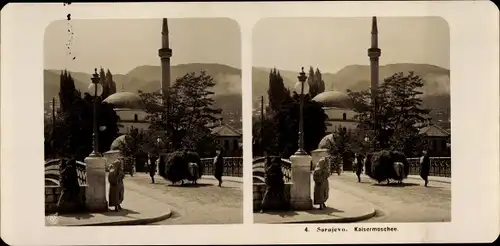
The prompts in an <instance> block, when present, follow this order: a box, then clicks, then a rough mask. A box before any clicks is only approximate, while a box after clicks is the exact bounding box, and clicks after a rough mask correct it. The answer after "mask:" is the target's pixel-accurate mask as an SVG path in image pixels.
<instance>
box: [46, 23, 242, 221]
mask: <svg viewBox="0 0 500 246" xmlns="http://www.w3.org/2000/svg"><path fill="white" fill-rule="evenodd" d="M221 33H224V35H220V34H221ZM240 46H241V37H240V30H239V26H238V23H237V22H235V21H233V20H231V19H225V18H211V19H203V18H199V19H170V18H169V19H167V18H163V19H93V20H83V19H72V16H71V14H68V16H67V18H66V20H60V21H55V22H52V23H51V24H50V25H49V26H48V27H47V28H46V32H45V40H44V71H43V73H44V102H45V107H44V108H45V113H44V116H45V132H44V144H45V145H44V146H45V214H46V215H45V218H46V225H48V226H87V225H139V224H141V225H142V224H153V225H178V224H236V223H243V211H242V209H243V205H242V204H243V193H242V192H243V191H242V185H243V180H242V177H243V160H242V153H243V148H242V122H241V121H242V120H241V119H242V118H241V116H242V104H241V94H242V92H241V67H240V63H241V48H240Z"/></svg>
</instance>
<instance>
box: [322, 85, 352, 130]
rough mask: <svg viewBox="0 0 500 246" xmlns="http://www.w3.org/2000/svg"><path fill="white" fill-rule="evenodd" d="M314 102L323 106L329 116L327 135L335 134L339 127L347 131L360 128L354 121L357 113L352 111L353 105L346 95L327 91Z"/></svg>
mask: <svg viewBox="0 0 500 246" xmlns="http://www.w3.org/2000/svg"><path fill="white" fill-rule="evenodd" d="M312 100H313V101H315V102H318V103H319V104H321V106H322V107H323V110H324V111H325V114H326V115H327V116H328V118H327V120H326V132H327V133H333V132H334V131H335V129H337V128H338V127H339V126H340V127H345V128H347V129H355V128H356V127H357V126H358V123H357V122H356V121H355V120H354V116H355V115H356V113H355V112H354V110H352V103H351V101H350V100H349V96H348V95H347V94H346V93H344V92H341V91H325V92H323V93H320V94H318V95H316V96H315V97H314V98H313V99H312Z"/></svg>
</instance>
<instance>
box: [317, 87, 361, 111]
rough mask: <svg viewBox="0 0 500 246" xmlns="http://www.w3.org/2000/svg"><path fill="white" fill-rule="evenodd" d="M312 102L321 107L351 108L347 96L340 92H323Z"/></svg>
mask: <svg viewBox="0 0 500 246" xmlns="http://www.w3.org/2000/svg"><path fill="white" fill-rule="evenodd" d="M312 100H313V101H316V102H318V103H320V104H321V106H323V107H336V108H352V103H351V100H350V98H349V96H348V95H347V94H346V93H344V92H341V91H325V92H322V93H320V94H318V95H316V96H315V97H314V98H313V99H312Z"/></svg>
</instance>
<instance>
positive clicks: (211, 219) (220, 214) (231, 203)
mask: <svg viewBox="0 0 500 246" xmlns="http://www.w3.org/2000/svg"><path fill="white" fill-rule="evenodd" d="M155 181H156V183H155V184H151V179H150V177H149V176H148V175H146V174H141V173H138V174H136V175H134V177H130V176H127V177H126V178H125V186H126V187H127V189H131V190H134V191H138V192H140V193H141V194H143V195H146V196H150V197H153V198H155V199H157V200H160V201H162V202H164V203H165V204H168V205H169V206H171V209H172V211H173V214H172V217H171V218H170V219H167V220H164V221H161V222H158V223H154V224H153V225H168V224H171V225H177V224H238V223H243V190H242V185H243V184H242V183H237V182H230V181H224V183H223V184H222V186H223V187H218V186H217V181H216V180H215V179H200V180H198V186H194V185H188V186H184V187H181V186H179V185H171V183H170V182H169V181H166V180H165V179H163V178H162V177H160V176H156V177H155ZM125 199H126V198H125Z"/></svg>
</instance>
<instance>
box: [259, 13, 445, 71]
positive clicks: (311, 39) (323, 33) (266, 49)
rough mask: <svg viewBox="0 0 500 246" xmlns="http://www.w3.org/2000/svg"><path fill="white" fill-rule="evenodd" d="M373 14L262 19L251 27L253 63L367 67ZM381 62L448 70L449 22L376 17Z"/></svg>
mask: <svg viewBox="0 0 500 246" xmlns="http://www.w3.org/2000/svg"><path fill="white" fill-rule="evenodd" d="M371 26H372V18H371V17H359V18H279V19H278V18H276V19H262V20H260V21H259V22H258V23H257V24H256V25H255V26H254V29H253V66H255V67H276V68H279V69H284V70H291V71H299V70H300V68H301V67H302V66H303V67H306V68H307V67H309V66H314V67H318V68H319V69H320V70H321V71H323V72H337V71H338V70H340V69H342V68H343V67H345V66H347V65H354V64H356V65H369V64H370V61H369V58H368V54H367V49H368V48H369V47H370V43H371ZM377 26H378V32H379V34H378V36H379V38H378V43H379V48H380V49H381V50H382V55H381V57H380V61H379V63H380V65H384V64H392V63H427V64H432V65H437V66H440V67H443V68H447V69H449V68H450V35H449V28H448V23H447V22H446V21H445V20H444V19H441V18H439V17H378V18H377Z"/></svg>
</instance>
